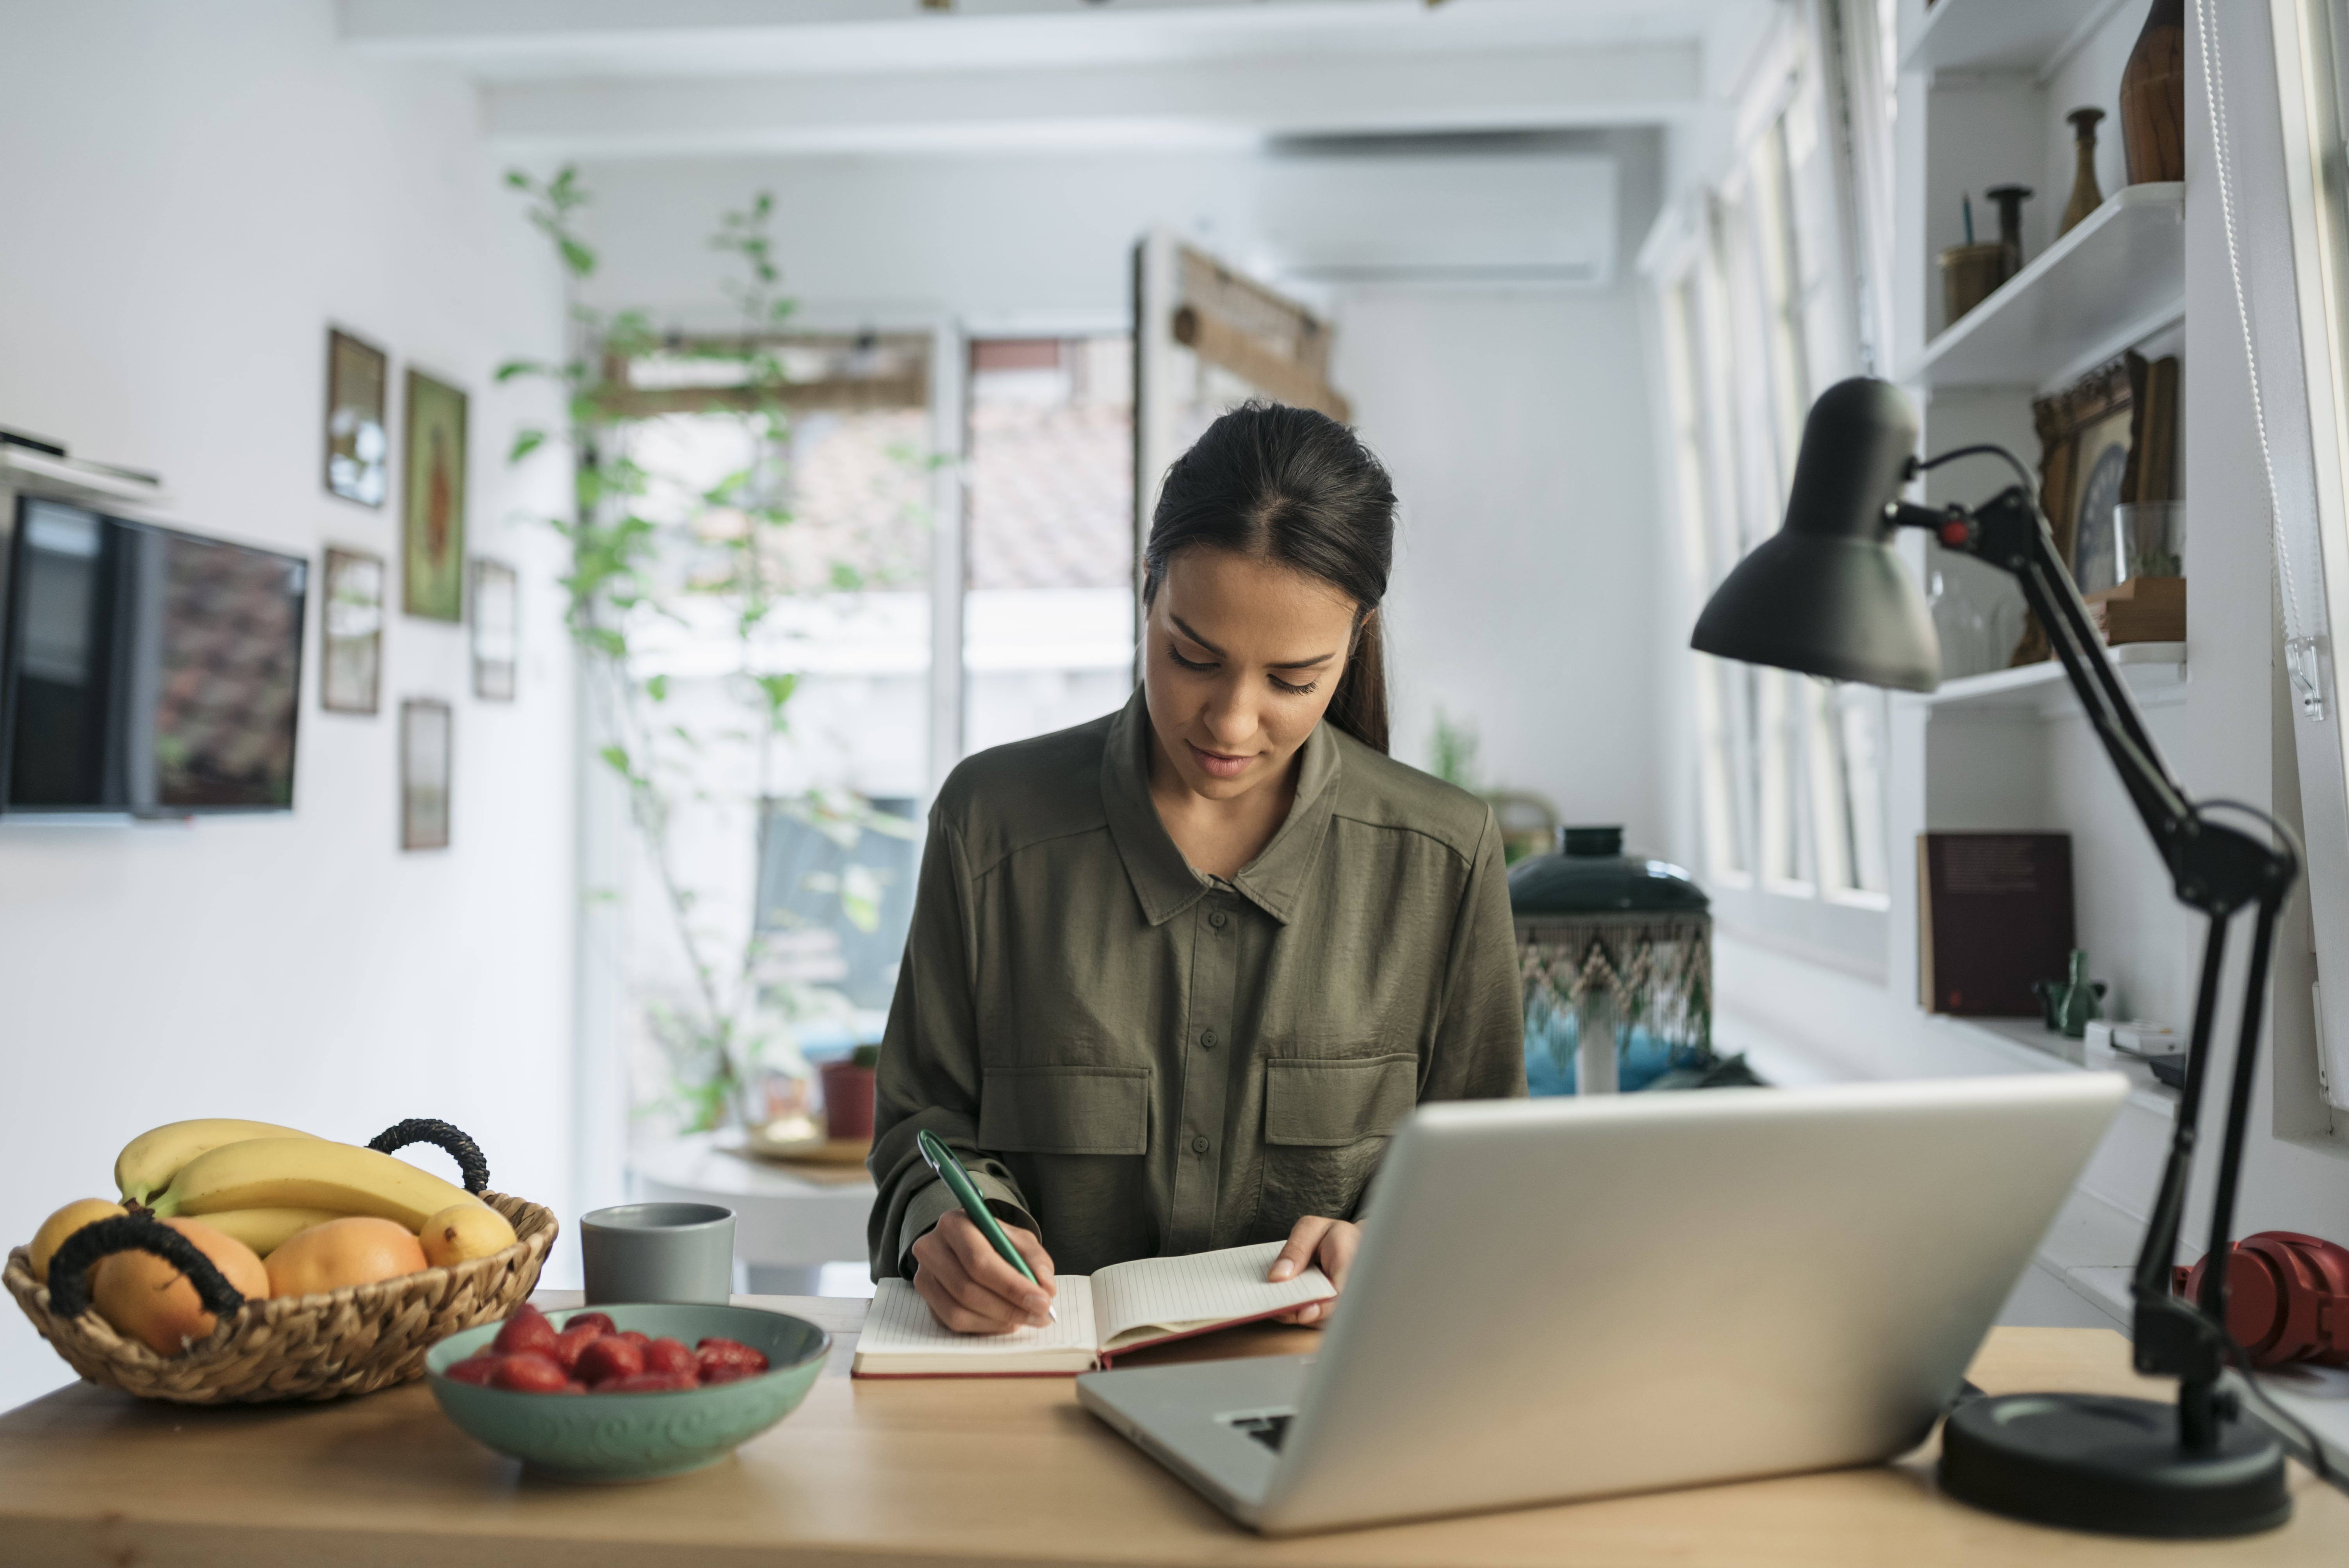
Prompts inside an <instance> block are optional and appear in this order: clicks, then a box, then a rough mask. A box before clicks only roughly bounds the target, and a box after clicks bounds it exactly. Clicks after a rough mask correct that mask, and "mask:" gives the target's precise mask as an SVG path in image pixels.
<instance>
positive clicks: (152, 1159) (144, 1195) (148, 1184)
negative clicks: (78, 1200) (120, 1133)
mask: <svg viewBox="0 0 2349 1568" xmlns="http://www.w3.org/2000/svg"><path fill="white" fill-rule="evenodd" d="M309 1136H310V1134H309V1133H306V1132H305V1131H303V1130H301V1129H300V1128H298V1127H279V1126H278V1125H276V1124H275V1123H274V1122H268V1121H239V1120H236V1119H234V1118H232V1117H224V1116H208V1117H204V1118H202V1119H199V1120H195V1121H173V1122H167V1123H166V1124H164V1125H163V1126H161V1127H159V1128H156V1129H155V1130H153V1131H151V1132H142V1133H140V1135H139V1136H138V1137H136V1138H134V1139H132V1140H130V1141H129V1143H127V1144H125V1145H124V1146H123V1150H122V1152H121V1153H120V1154H119V1155H117V1156H116V1157H115V1161H114V1184H115V1185H116V1186H117V1187H119V1188H120V1189H121V1190H122V1197H123V1201H124V1202H129V1203H144V1202H149V1201H150V1200H151V1199H152V1198H153V1197H154V1196H155V1194H156V1193H158V1192H160V1191H162V1190H163V1189H164V1188H166V1187H169V1186H170V1185H171V1178H172V1177H174V1176H177V1175H178V1174H179V1173H180V1171H181V1169H182V1168H184V1167H185V1166H186V1165H187V1163H188V1162H189V1161H191V1160H193V1159H194V1158H195V1157H196V1156H197V1155H199V1154H202V1153H204V1152H205V1151H206V1150H213V1149H218V1148H219V1147H220V1146H221V1145H222V1144H223V1143H238V1142H242V1141H243V1140H245V1139H248V1138H307V1137H309Z"/></svg>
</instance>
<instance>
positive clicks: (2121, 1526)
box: [1940, 1394, 2292, 1540]
mask: <svg viewBox="0 0 2349 1568" xmlns="http://www.w3.org/2000/svg"><path fill="white" fill-rule="evenodd" d="M2219 1432H2220V1438H2219V1446H2218V1447H2217V1448H2216V1449H2212V1450H2211V1451H2210V1452H2209V1453H2189V1452H2188V1451H2187V1450H2186V1449H2183V1448H2181V1447H2180V1446H2179V1444H2178V1410H2177V1408H2176V1407H2175V1406H2172V1405H2161V1404H2156V1403H2154V1402H2153V1401H2151V1400H2149V1399H2118V1398H2106V1397H2104V1396H2102V1395H2095V1394H2008V1395H2003V1396H2002V1397H2000V1398H1993V1399H1976V1400H1974V1401H1973V1402H1972V1403H1971V1404H1968V1405H1964V1406H1961V1408H1959V1409H1957V1410H1956V1411H1955V1412H1953V1413H1952V1414H1951V1417H1950V1418H1949V1419H1948V1421H1946V1422H1944V1423H1943V1425H1942V1428H1941V1465H1940V1479H1941V1490H1942V1491H1946V1492H1948V1493H1949V1494H1950V1495H1951V1497H1954V1498H1956V1499H1957V1500H1958V1501H1961V1502H1968V1503H1971V1504H1972V1505H1973V1506H1974V1507H1976V1508H1982V1509H1987V1510H1989V1511H1991V1512H1992V1513H2003V1514H2006V1515H2008V1516H2009V1517H2010V1518H2014V1519H2027V1520H2029V1521H2031V1522H2033V1523H2034V1524H2054V1525H2060V1526H2062V1527H2063V1528H2064V1529H2067V1530H2088V1531H2095V1532H2100V1533H2103V1534H2107V1535H2143V1536H2158V1537H2163V1538H2167V1539H2170V1540H2184V1539H2189V1538H2194V1537H2209V1536H2221V1535H2251V1534H2253V1533H2256V1532H2259V1531H2262V1530H2272V1529H2274V1528H2275V1527H2276V1526H2277V1525H2280V1524H2282V1522H2284V1521H2285V1520H2287V1519H2290V1518H2291V1517H2292V1497H2291V1494H2290V1493H2289V1492H2287V1491H2285V1489H2284V1465H2283V1449H2282V1445H2280V1444H2278V1443H2277V1442H2276V1440H2275V1439H2273V1438H2271V1437H2270V1436H2268V1435H2267V1433H2265V1432H2264V1431H2261V1429H2258V1428H2256V1427H2253V1426H2251V1425H2249V1424H2248V1423H2246V1422H2243V1421H2240V1420H2234V1421H2227V1422H2224V1423H2222V1424H2221V1425H2220V1429H2219Z"/></svg>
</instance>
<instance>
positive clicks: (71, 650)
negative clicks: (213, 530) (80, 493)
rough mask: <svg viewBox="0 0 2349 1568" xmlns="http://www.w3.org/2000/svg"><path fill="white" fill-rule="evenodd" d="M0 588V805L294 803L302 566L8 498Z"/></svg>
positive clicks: (169, 808)
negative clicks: (12, 505)
mask: <svg viewBox="0 0 2349 1568" xmlns="http://www.w3.org/2000/svg"><path fill="white" fill-rule="evenodd" d="M11 521H13V523H14V526H13V527H12V528H11V529H10V530H9V538H8V539H7V540H6V542H5V543H6V549H5V552H0V554H4V555H5V568H6V576H5V592H0V616H5V619H0V811H5V812H8V813H12V814H14V813H37V812H51V813H57V812H67V813H91V812H98V813H119V814H128V815H131V816H149V817H184V816H188V815H191V814H192V813H195V812H200V811H283V810H290V809H291V808H292V806H293V804H294V731H295V718H296V717H297V715H298V714H299V712H300V707H301V703H300V694H301V687H302V615H303V601H304V599H305V595H306V593H307V592H308V587H309V571H310V568H309V562H306V561H305V560H303V559H302V558H300V557H298V556H291V555H281V554H278V553H277V552H274V551H267V550H256V549H254V548H252V547H250V546H247V545H242V544H231V543H228V542H224V541H222V540H217V539H204V538H201V537H199V536H197V535H195V534H191V533H182V532H180V531H177V530H175V529H169V528H161V527H158V526H157V525H155V524H153V523H149V522H135V521H129V520H128V519H124V518H119V517H109V516H106V515H105V514H103V513H101V512H97V511H89V510H88V509H86V508H83V507H78V506H74V505H70V504H68V503H67V502H63V501H57V500H46V499H43V498H40V497H36V496H19V497H17V499H16V512H15V515H14V518H13V519H12V520H11Z"/></svg>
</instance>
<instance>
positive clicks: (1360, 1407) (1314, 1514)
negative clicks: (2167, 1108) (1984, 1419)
mask: <svg viewBox="0 0 2349 1568" xmlns="http://www.w3.org/2000/svg"><path fill="white" fill-rule="evenodd" d="M2126 1093H2127V1080H2125V1079H2123V1078H2120V1077H2119V1076H2118V1075H2116V1074H2109V1073H2078V1074H2046V1075H2033V1076H2032V1077H2027V1078H1961V1079H1941V1080H1936V1081H1932V1082H1921V1083H1920V1082H1910V1083H1895V1084H1849V1085H1837V1086H1833V1087H1829V1088H1799V1089H1713V1090H1707V1091H1703V1092H1699V1093H1686V1094H1648V1095H1619V1096H1611V1097H1604V1098H1592V1099H1554V1100H1503V1101H1492V1100H1486V1101H1481V1102H1474V1103H1464V1104H1446V1105H1433V1106H1429V1107H1426V1108H1424V1109H1421V1110H1419V1111H1418V1112H1416V1113H1414V1114H1413V1116H1412V1118H1411V1119H1409V1120H1408V1121H1407V1122H1405V1123H1404V1124H1403V1126H1402V1129H1401V1130H1399V1131H1398V1132H1397V1133H1396V1135H1395V1139H1394V1142H1393V1146H1392V1148H1391V1149H1389V1150H1388V1151H1387V1156H1386V1160H1385V1161H1384V1164H1383V1165H1382V1167H1381V1171H1380V1173H1379V1176H1378V1179H1377V1181H1376V1183H1375V1185H1374V1186H1373V1187H1372V1189H1371V1202H1370V1205H1369V1214H1370V1217H1369V1221H1368V1224H1367V1226H1366V1229H1365V1233H1364V1235H1363V1238H1362V1248H1361V1253H1360V1255H1359V1256H1358V1258H1357V1260H1356V1262H1355V1265H1354V1272H1353V1274H1352V1276H1351V1278H1350V1280H1349V1281H1348V1282H1347V1286H1346V1294H1345V1296H1344V1298H1343V1299H1342V1301H1341V1303H1340V1307H1339V1310H1338V1312H1337V1314H1336V1315H1335V1317H1334V1318H1333V1319H1332V1321H1331V1323H1330V1328H1329V1330H1328V1333H1327V1335H1326V1336H1325V1337H1324V1338H1323V1340H1322V1342H1321V1347H1320V1353H1319V1355H1318V1356H1299V1357H1257V1358H1253V1359H1242V1360H1236V1361H1216V1362H1203V1363H1194V1364H1189V1365H1183V1366H1172V1367H1138V1368H1135V1369H1133V1370H1130V1371H1112V1372H1095V1373H1090V1374H1088V1375H1086V1376H1084V1377H1080V1378H1078V1379H1077V1398H1079V1399H1080V1400H1081V1402H1082V1403H1083V1405H1084V1407H1085V1408H1087V1409H1089V1410H1091V1411H1092V1413H1093V1414H1094V1415H1095V1416H1098V1417H1099V1418H1101V1419H1102V1420H1103V1421H1105V1422H1107V1423H1108V1424H1109V1425H1110V1426H1111V1427H1112V1428H1114V1429H1116V1430H1118V1431H1120V1432H1122V1433H1123V1434H1124V1435H1125V1436H1126V1437H1128V1438H1130V1439H1133V1442H1134V1443H1136V1444H1137V1445H1139V1446H1140V1447H1141V1448H1142V1449H1143V1451H1144V1452H1146V1453H1148V1454H1150V1455H1151V1456H1152V1457H1153V1458H1154V1459H1156V1460H1159V1461H1160V1462H1161V1463H1162V1464H1164V1465H1165V1466H1166V1467H1167V1468H1168V1469H1169V1470H1173V1471H1174V1473H1175V1474H1176V1475H1179V1476H1181V1477H1182V1478H1183V1479H1184V1480H1186V1481H1188V1482H1189V1483H1190V1484H1191V1485H1192V1486H1194V1487H1196V1488H1197V1489H1198V1490H1199V1491H1201V1492H1203V1493H1205V1494H1206V1496H1207V1498H1208V1499H1209V1500H1210V1501H1213V1502H1215V1503H1216V1506H1217V1507H1219V1508H1221V1509H1223V1510H1224V1511H1226V1512H1227V1513H1229V1514H1230V1515H1231V1516H1232V1517H1233V1518H1235V1519H1237V1520H1238V1521H1240V1522H1242V1523H1244V1524H1249V1525H1253V1526H1255V1527H1256V1528H1257V1529H1258V1530H1261V1531H1265V1532H1268V1533H1288V1532H1297V1531H1308V1530H1328V1529H1335V1528H1340V1527H1343V1526H1348V1525H1357V1524H1368V1523H1371V1522H1378V1521H1385V1520H1395V1519H1409V1518H1417V1517H1423V1516H1427V1515H1432V1514H1442V1513H1464V1512H1471V1511H1476V1510H1480V1509H1494V1508H1510V1507H1518V1506H1523V1505H1526V1504H1529V1503H1537V1502H1547V1501H1562V1500H1565V1499H1568V1498H1578V1497H1593V1496H1599V1495H1601V1494H1604V1493H1609V1492H1629V1491H1649V1490H1652V1489H1656V1488H1661V1487H1673V1486H1688V1485H1692V1484H1696V1483H1699V1482H1703V1481H1720V1480H1733V1479H1736V1478H1740V1477H1748V1476H1762V1475H1773V1474H1781V1473H1785V1472H1788V1471H1795V1470H1826V1469H1829V1468H1832V1467H1835V1466H1839V1465H1858V1464H1869V1463H1873V1462H1876V1461H1878V1460H1885V1459H1889V1458H1890V1457H1892V1456H1893V1455H1895V1454H1899V1453H1901V1452H1904V1451H1906V1450H1907V1449H1910V1448H1912V1447H1914V1446H1915V1445H1916V1444H1917V1443H1918V1442H1919V1441H1920V1440H1921V1439H1923V1438H1924V1437H1925V1435H1926V1434H1927V1433H1928V1432H1929V1431H1930V1430H1931V1429H1932V1425H1933V1421H1934V1419H1935V1418H1936V1417H1938V1416H1939V1415H1940V1413H1941V1411H1942V1410H1943V1409H1944V1408H1946V1407H1947V1406H1948V1404H1949V1403H1950V1401H1951V1398H1952V1397H1953V1396H1954V1395H1955V1394H1956V1392H1957V1390H1958V1387H1959V1385H1960V1383H1961V1380H1962V1379H1963V1377H1964V1374H1965V1369H1966V1366H1967V1363H1968V1362H1969V1360H1971V1357H1972V1356H1973V1353H1974V1350H1975V1348H1976V1346H1979V1345H1980V1344H1981V1343H1982V1336H1983V1335H1984V1334H1985V1333H1987V1332H1988V1330H1989V1328H1990V1326H1991V1323H1992V1319H1993V1318H1995V1317H1996V1315H1997V1314H1998V1310H1999V1307H2000V1305H2002V1303H2003V1302H2004V1301H2005V1299H2006V1296H2007V1293H2008V1292H2009V1290H2010V1289H2012V1288H2013V1284H2014V1282H2015V1280H2016V1279H2017V1278H2018V1277H2019V1276H2020V1275H2021V1274H2022V1272H2023V1268H2024V1266H2025V1265H2026V1264H2028V1263H2029V1261H2030V1259H2031V1254H2032V1252H2033V1249H2034V1248H2035V1247H2036V1246H2037V1244H2038V1243H2039V1239H2040V1237H2041V1236H2042V1235H2043V1234H2044V1233H2045V1232H2046V1230H2047V1227H2048V1225H2049V1223H2050V1222H2051V1221H2052V1220H2053V1219H2054V1214H2055V1211H2056V1208H2057V1206H2058V1205H2060V1204H2061V1203H2062V1202H2063V1201H2064V1195H2065V1193H2066V1192H2067V1191H2069V1190H2070V1188H2071V1186H2072V1183H2073V1181H2075V1179H2076V1178H2077V1176H2078V1175H2079V1172H2080V1169H2081V1167H2082V1166H2083V1165H2084V1164H2085V1163H2086V1161H2087V1158H2088V1155H2089V1153H2090V1151H2091V1150H2094V1149H2095V1144H2096V1140H2097V1139H2098V1138H2099V1137H2100V1136H2101V1135H2102V1133H2103V1132H2104V1130H2105V1125H2106V1122H2107V1121H2109V1120H2110V1119H2111V1118H2112V1115H2113V1112H2114V1111H2115V1109H2117V1108H2118V1106H2119V1105H2120V1103H2121V1099H2122V1098H2123V1096H2124V1095H2125V1094H2126Z"/></svg>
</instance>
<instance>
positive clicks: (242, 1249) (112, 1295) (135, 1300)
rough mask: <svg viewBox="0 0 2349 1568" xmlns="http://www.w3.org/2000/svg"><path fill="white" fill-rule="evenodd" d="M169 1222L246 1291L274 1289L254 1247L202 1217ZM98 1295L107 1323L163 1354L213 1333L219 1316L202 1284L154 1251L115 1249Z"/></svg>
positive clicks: (254, 1295)
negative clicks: (201, 1293)
mask: <svg viewBox="0 0 2349 1568" xmlns="http://www.w3.org/2000/svg"><path fill="white" fill-rule="evenodd" d="M163 1223H165V1224H167V1225H169V1226H171V1229H173V1230H175V1231H177V1232H179V1233H180V1234H181V1235H183V1236H185V1237H187V1238H188V1240H189V1241H191V1242H192V1243H195V1246H196V1250H197V1251H198V1252H200V1253H203V1254H204V1256H206V1257H208V1258H210V1259H212V1266H213V1267H215V1268H217V1269H219V1270H220V1272H221V1273H222V1274H225V1275H227V1276H228V1283H229V1284H233V1285H234V1286H236V1288H237V1289H238V1290H239V1291H240V1292H242V1293H243V1295H245V1296H247V1297H248V1298H251V1299H254V1300H258V1299H260V1298H262V1297H264V1296H266V1295H268V1294H269V1271H268V1270H267V1269H266V1268H265V1267H264V1266H263V1265H262V1262H261V1259H260V1258H259V1257H258V1256H257V1255H256V1254H255V1253H254V1250H253V1249H252V1248H251V1247H248V1246H246V1245H245V1244H244V1243H243V1242H240V1241H238V1240H237V1239H236V1238H235V1237H233V1236H225V1235H222V1233H220V1232H218V1231H215V1230H213V1229H212V1227H211V1226H210V1225H207V1224H205V1223H204V1222H202V1220H166V1221H164V1222H163ZM92 1295H94V1296H95V1297H96V1299H97V1302H98V1313H99V1315H101V1316H103V1317H104V1318H105V1319H106V1321H107V1322H109V1323H110V1324H112V1325H114V1326H115V1328H116V1329H117V1330H118V1331H119V1332H120V1333H123V1334H127V1335H129V1336H130V1337H131V1338H133V1339H136V1340H138V1341H139V1342H140V1343H141V1344H143V1345H144V1346H147V1348H148V1349H150V1350H152V1351H153V1352H154V1353H155V1354H156V1355H158V1356H179V1355H182V1354H184V1353H185V1352H186V1350H187V1348H188V1346H189V1345H190V1344H191V1343H196V1344H201V1343H202V1341H204V1340H206V1339H209V1338H211V1337H212V1328H213V1326H214V1325H215V1323H217V1322H218V1319H216V1318H214V1317H213V1315H212V1314H211V1313H209V1312H206V1311H205V1310H204V1305H203V1303H202V1301H201V1300H199V1299H198V1298H197V1295H196V1287H195V1286H194V1285H192V1284H189V1283H188V1277H187V1276H186V1275H185V1274H181V1272H180V1271H179V1269H178V1268H177V1267H176V1266H174V1265H173V1264H168V1263H166V1262H164V1261H163V1260H162V1259H161V1258H159V1257H157V1256H156V1255H155V1254H154V1253H145V1252H128V1253H113V1254H111V1255H110V1256H109V1257H108V1258H107V1259H106V1260H105V1261H104V1262H103V1263H100V1264H98V1280H97V1284H96V1286H95V1288H94V1290H93V1291H92Z"/></svg>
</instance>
